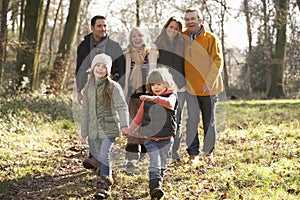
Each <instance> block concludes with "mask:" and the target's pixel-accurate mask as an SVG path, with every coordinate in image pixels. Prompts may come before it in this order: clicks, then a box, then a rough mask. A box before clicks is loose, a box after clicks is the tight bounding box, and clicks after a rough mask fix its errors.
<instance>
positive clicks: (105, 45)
mask: <svg viewBox="0 0 300 200" xmlns="http://www.w3.org/2000/svg"><path fill="white" fill-rule="evenodd" d="M106 26H107V24H106V18H105V17H103V16H100V15H96V16H94V17H93V18H92V19H91V31H92V32H91V33H89V34H88V35H86V36H85V37H84V40H83V41H82V42H81V43H80V44H79V46H78V48H77V65H76V90H77V101H78V103H79V104H82V97H83V96H82V89H83V88H84V86H85V84H86V82H87V77H88V73H87V70H88V69H89V68H90V66H91V63H92V60H93V58H94V57H95V55H97V54H101V53H105V54H107V55H109V56H110V57H111V58H112V61H113V62H112V68H111V76H112V79H113V80H115V81H118V82H119V83H120V84H121V86H122V87H123V86H124V80H125V78H124V75H125V57H124V54H123V51H122V48H121V46H120V44H119V43H118V42H116V41H114V40H112V39H110V38H109V36H108V34H107V33H106ZM83 166H84V167H85V168H87V169H97V168H98V167H99V162H98V161H97V160H96V159H95V158H94V157H93V156H92V155H91V154H90V155H89V157H88V158H87V159H85V160H84V161H83Z"/></svg>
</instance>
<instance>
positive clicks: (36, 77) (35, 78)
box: [32, 0, 51, 90]
mask: <svg viewBox="0 0 300 200" xmlns="http://www.w3.org/2000/svg"><path fill="white" fill-rule="evenodd" d="M50 1H51V0H47V5H46V8H45V13H44V19H43V23H42V28H41V31H40V34H39V35H38V36H39V39H38V41H39V43H38V45H37V47H36V48H37V51H36V52H37V54H36V55H35V56H36V58H35V60H36V61H35V62H34V70H33V80H32V90H36V89H37V88H38V87H39V86H38V82H39V72H40V66H39V60H40V50H41V47H42V41H43V37H44V33H45V27H46V24H47V19H48V12H49V7H50ZM41 18H42V16H41Z"/></svg>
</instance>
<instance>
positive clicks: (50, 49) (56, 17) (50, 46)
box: [47, 0, 62, 67]
mask: <svg viewBox="0 0 300 200" xmlns="http://www.w3.org/2000/svg"><path fill="white" fill-rule="evenodd" d="M61 5H62V0H60V1H59V4H58V7H57V10H56V14H55V18H54V24H53V27H52V31H51V35H50V40H49V55H48V62H47V66H48V67H49V66H50V65H51V60H52V40H53V35H54V31H55V27H56V23H57V19H58V14H59V10H60V8H61Z"/></svg>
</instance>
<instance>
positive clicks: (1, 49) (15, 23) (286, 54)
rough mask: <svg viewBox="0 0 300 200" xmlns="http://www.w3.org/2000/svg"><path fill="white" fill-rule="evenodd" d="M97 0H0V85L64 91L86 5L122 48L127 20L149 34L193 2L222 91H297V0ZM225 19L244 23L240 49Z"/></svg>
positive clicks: (294, 94) (257, 94)
mask: <svg viewBox="0 0 300 200" xmlns="http://www.w3.org/2000/svg"><path fill="white" fill-rule="evenodd" d="M101 2H103V5H102V3H101ZM101 2H100V1H91V0H87V1H81V0H72V1H67V0H35V1H33V0H1V6H0V9H1V13H0V18H1V30H0V39H1V42H0V44H1V45H0V55H1V56H0V67H1V70H0V87H1V91H2V92H3V93H8V92H9V93H11V92H12V93H15V92H16V91H22V92H24V91H25V92H32V91H39V92H46V93H55V94H61V93H67V92H69V91H72V89H73V88H74V80H75V77H74V75H75V65H76V47H77V45H78V44H79V42H80V41H81V40H82V39H83V36H84V35H86V34H87V33H88V32H89V31H90V18H91V17H87V16H89V12H90V9H91V7H93V6H94V10H95V9H97V8H95V6H98V7H99V10H101V11H102V10H105V13H100V12H99V13H97V14H100V15H105V16H106V17H107V19H108V32H109V34H110V37H112V38H113V39H115V40H117V41H119V42H120V43H121V45H122V46H123V47H124V48H125V47H126V45H127V44H128V41H127V37H124V35H126V33H128V32H129V31H130V29H131V28H132V27H133V26H141V27H147V28H149V34H150V38H153V40H154V39H155V38H156V36H157V35H158V34H159V32H160V30H161V27H162V26H163V24H164V23H165V22H166V20H167V19H168V17H170V11H172V12H173V13H176V14H177V15H179V16H181V17H183V16H184V11H185V9H186V8H187V7H190V6H194V7H197V8H199V10H200V11H201V12H202V13H203V16H204V21H205V24H206V26H207V28H208V29H209V30H210V31H212V32H213V33H215V34H216V35H218V36H219V38H220V40H221V42H222V44H223V54H224V70H223V77H224V83H225V88H226V91H227V94H229V95H231V94H241V95H246V96H250V97H251V96H253V98H270V99H272V98H298V97H299V87H300V80H299V73H300V67H299V66H300V17H299V16H300V15H299V14H300V0H240V1H235V2H236V4H239V9H238V10H237V9H233V8H232V7H230V6H228V2H229V1H228V0H202V1H189V0H183V1H176V0H173V1H168V2H167V1H164V0H152V1H141V0H135V1H134V0H130V1H123V2H120V1H112V0H109V1H101ZM104 2H105V5H106V8H103V6H104ZM233 18H234V19H239V20H240V21H241V20H243V23H245V24H246V26H245V27H246V29H247V30H246V31H247V36H248V40H247V41H244V42H245V44H246V45H245V46H246V48H244V49H239V48H236V47H232V46H228V44H227V43H226V37H227V33H226V31H225V30H226V26H227V24H228V21H229V20H230V19H233ZM183 24H184V21H183ZM227 28H228V27H227ZM230 28H234V27H230ZM236 31H241V30H236ZM236 39H237V40H239V38H236Z"/></svg>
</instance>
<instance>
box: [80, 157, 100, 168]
mask: <svg viewBox="0 0 300 200" xmlns="http://www.w3.org/2000/svg"><path fill="white" fill-rule="evenodd" d="M82 164H83V167H84V168H86V169H98V168H99V162H98V160H97V159H96V158H94V157H90V158H87V159H85V160H84V161H83V163H82Z"/></svg>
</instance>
